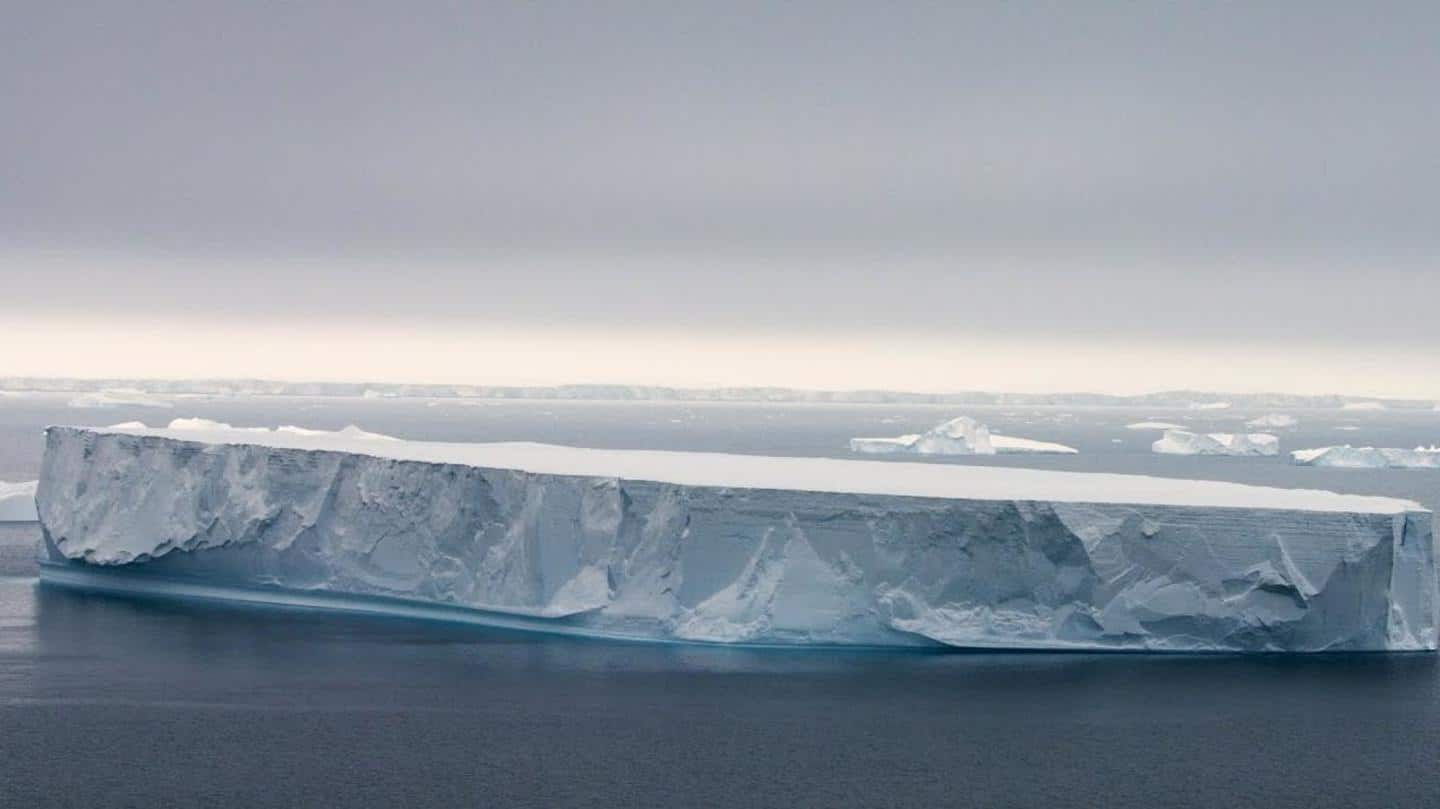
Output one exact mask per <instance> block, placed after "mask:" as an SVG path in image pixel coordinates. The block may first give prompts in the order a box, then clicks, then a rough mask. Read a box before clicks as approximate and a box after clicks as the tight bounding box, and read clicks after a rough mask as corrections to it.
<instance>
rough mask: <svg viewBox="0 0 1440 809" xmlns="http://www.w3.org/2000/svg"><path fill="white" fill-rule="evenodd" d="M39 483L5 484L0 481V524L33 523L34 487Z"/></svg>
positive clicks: (34, 517) (32, 481) (31, 481)
mask: <svg viewBox="0 0 1440 809" xmlns="http://www.w3.org/2000/svg"><path fill="white" fill-rule="evenodd" d="M38 483H39V481H34V480H29V481H25V482H24V483H6V482H5V481H3V480H0V522H34V521H35V520H36V519H38V518H37V517H36V516H35V487H36V485H37V484H38Z"/></svg>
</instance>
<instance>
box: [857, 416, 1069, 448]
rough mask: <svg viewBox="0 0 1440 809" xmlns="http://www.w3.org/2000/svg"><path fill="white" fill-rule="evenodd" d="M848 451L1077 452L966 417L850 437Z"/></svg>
mask: <svg viewBox="0 0 1440 809" xmlns="http://www.w3.org/2000/svg"><path fill="white" fill-rule="evenodd" d="M850 451H851V452H860V453H866V454H870V455H892V454H911V455H1010V454H1020V453H1049V454H1056V455H1073V454H1075V453H1077V452H1079V450H1077V449H1075V448H1074V447H1068V446H1066V445H1064V444H1056V443H1052V442H1049V441H1036V440H1034V439H1030V438H1020V437H1018V436H1011V435H999V434H996V433H992V432H991V431H990V428H989V427H987V426H985V425H984V424H981V423H979V422H978V421H976V420H975V419H972V418H970V417H969V416H959V417H957V418H953V419H950V420H949V421H947V422H944V423H942V424H938V425H936V426H934V427H932V428H930V429H929V430H927V431H925V432H923V433H911V434H908V435H900V436H895V437H893V438H852V439H850Z"/></svg>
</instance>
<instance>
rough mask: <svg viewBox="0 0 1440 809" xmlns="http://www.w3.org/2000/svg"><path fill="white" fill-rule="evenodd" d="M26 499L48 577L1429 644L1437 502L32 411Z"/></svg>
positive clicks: (993, 639) (826, 630)
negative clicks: (37, 424) (36, 474)
mask: <svg viewBox="0 0 1440 809" xmlns="http://www.w3.org/2000/svg"><path fill="white" fill-rule="evenodd" d="M38 501H39V510H40V517H41V521H42V525H43V528H44V536H45V553H46V555H47V557H48V560H49V562H50V564H48V565H47V566H46V568H45V572H44V575H45V576H46V577H47V578H52V579H54V578H59V577H64V576H69V577H70V578H71V579H72V580H73V579H76V578H79V579H87V580H89V581H92V582H93V581H95V580H96V578H97V577H100V576H103V575H104V573H105V571H111V572H112V573H114V574H115V575H113V576H112V577H111V579H112V580H113V581H115V582H116V583H117V585H116V586H121V587H127V586H129V584H127V582H134V581H139V580H141V579H143V580H144V581H146V582H152V583H153V582H157V581H168V582H171V583H174V584H173V586H175V587H188V588H203V589H205V590H207V591H212V592H245V593H261V594H266V593H268V594H270V595H268V596H265V595H262V596H260V597H262V598H267V599H269V598H273V599H274V600H277V601H286V600H287V599H289V600H293V599H296V598H302V597H304V598H311V599H320V600H323V601H326V602H327V603H335V602H336V601H343V600H344V599H347V598H353V599H357V600H362V601H364V602H365V603H382V602H383V603H402V602H403V603H404V604H407V605H409V607H407V608H408V609H414V610H425V609H431V608H433V609H436V610H460V611H468V612H465V613H464V614H465V615H467V616H472V617H475V618H476V619H477V620H478V621H479V622H486V621H488V620H489V619H487V618H486V617H485V616H487V615H491V616H493V615H508V616H520V617H523V618H524V619H525V622H526V623H527V626H531V627H532V628H545V629H551V630H554V631H565V632H571V633H581V634H594V635H600V636H606V637H628V638H638V639H653V640H686V641H706V642H718V643H760V644H861V645H895V646H903V645H915V644H931V645H933V644H935V643H943V644H950V645H957V646H975V647H1000V648H1093V649H1173V650H1254V651H1320V650H1329V649H1373V650H1378V649H1433V648H1434V647H1435V642H1436V615H1435V610H1436V606H1435V605H1436V597H1435V589H1436V579H1435V571H1434V566H1433V548H1432V544H1433V541H1432V534H1431V515H1430V513H1429V512H1427V511H1425V510H1424V509H1422V508H1420V507H1419V506H1418V505H1416V504H1415V503H1412V502H1409V501H1404V500H1394V499H1389V498H1376V497H1358V496H1349V495H1338V494H1333V493H1329V492H1305V491H1293V490H1284V489H1265V488H1259V487H1247V486H1239V485H1235V484H1222V483H1213V482H1194V481H1173V480H1159V479H1151V478H1142V477H1134V476H1121V475H1089V474H1078V473H1058V472H1039V471H1036V470H1015V469H993V468H975V467H955V466H948V465H947V466H939V465H933V464H907V463H885V462H874V461H842V460H828V459H794V458H762V457H746V456H727V455H713V454H704V453H666V452H629V451H602V450H581V449H575V448H568V447H552V446H540V445H531V444H498V445H461V444H428V443H418V442H405V441H393V440H383V439H381V438H376V437H373V436H372V437H359V436H358V435H357V434H356V433H352V434H350V435H348V436H346V435H339V434H335V433H318V432H315V431H271V430H260V431H256V430H248V431H240V430H234V429H226V428H223V427H221V426H217V425H202V427H201V428H199V429H197V428H194V426H193V425H191V429H183V425H182V427H181V428H179V429H175V430H155V429H148V428H140V427H135V426H132V425H126V426H123V427H119V428H115V429H112V430H109V431H94V430H86V429H78V428H52V429H51V430H50V431H49V433H48V437H47V451H46V456H45V463H44V470H43V474H42V478H41V483H40V491H39V496H38ZM287 594H288V595H287ZM377 599H378V600H379V601H376V600H377ZM397 600H398V601H397Z"/></svg>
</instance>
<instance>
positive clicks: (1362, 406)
mask: <svg viewBox="0 0 1440 809" xmlns="http://www.w3.org/2000/svg"><path fill="white" fill-rule="evenodd" d="M1340 409H1341V410H1372V411H1373V410H1388V409H1389V408H1387V407H1386V406H1385V403H1384V402H1346V403H1345V404H1343V405H1341V406H1340Z"/></svg>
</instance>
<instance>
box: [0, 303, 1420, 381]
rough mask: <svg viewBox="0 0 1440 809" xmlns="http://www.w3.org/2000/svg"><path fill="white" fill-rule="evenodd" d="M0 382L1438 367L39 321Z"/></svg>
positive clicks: (1189, 349)
mask: <svg viewBox="0 0 1440 809" xmlns="http://www.w3.org/2000/svg"><path fill="white" fill-rule="evenodd" d="M6 331H7V333H8V334H9V335H10V341H11V344H12V345H19V346H26V345H29V346H44V350H43V351H39V352H30V351H13V352H7V355H6V356H4V357H3V358H0V376H57V375H59V374H56V373H55V371H56V369H65V374H63V375H71V376H79V377H89V378H125V377H134V378H170V379H180V378H207V379H214V378H241V377H243V378H265V379H278V380H287V381H356V382H360V381H364V382H401V383H441V384H447V383H448V384H492V385H558V384H571V383H587V382H589V383H615V384H636V385H673V386H682V387H723V386H779V387H794V388H812V389H827V390H850V389H880V388H883V389H888V390H904V391H918V392H942V393H943V392H959V391H973V390H993V391H1014V392H1031V393H1056V392H1094V393H1110V394H1135V393H1147V392H1154V391H1160V390H1175V389H1199V390H1219V391H1227V392H1235V393H1258V392H1285V393H1302V394H1331V393H1341V394H1350V395H1357V396H1393V397H1399V398H1440V373H1437V372H1436V371H1437V369H1436V365H1435V357H1434V356H1433V352H1432V355H1431V356H1426V354H1425V352H1414V353H1409V354H1407V353H1405V352H1395V353H1389V354H1386V355H1383V356H1380V355H1376V354H1374V353H1371V352H1366V351H1351V350H1344V349H1333V348H1327V349H1323V350H1305V349H1300V350H1297V349H1296V348H1294V347H1284V348H1275V349H1271V350H1266V349H1265V348H1263V347H1255V346H1246V345H1235V344H1218V343H1216V344H1196V343H1186V344H1164V343H1157V342H1154V341H1148V342H1146V343H1144V344H1140V343H1137V344H1134V345H1125V344H1121V343H1118V342H1105V341H1098V340H1097V341H1090V342H1085V341H1079V340H1057V339H1053V338H1046V339H1033V340H1005V339H1000V338H996V337H991V336H975V337H957V338H952V339H946V340H935V339H931V338H922V337H879V336H873V335H872V336H869V337H856V336H853V335H843V334H830V335H825V334H784V333H773V334H767V333H763V332H757V333H749V334H743V333H741V334H737V333H734V332H730V331H714V332H703V331H694V330H687V331H676V330H669V331H667V330H659V329H645V328H633V329H615V328H604V329H599V328H588V329H584V328H582V329H561V328H553V329H539V328H533V327H530V328H526V327H510V328H490V329H486V328H483V327H476V328H464V327H456V326H453V325H451V326H429V327H427V326H419V325H416V324H391V325H386V324H380V323H377V324H356V323H335V322H327V323H298V322H273V321H272V322H267V323H258V324H257V323H248V324H247V323H240V322H235V321H233V320H228V321H225V320H222V321H219V322H209V323H200V322H196V321H180V320H171V321H157V320H154V319H148V318H132V319H115V318H106V319H99V320H97V319H94V318H85V319H73V320H69V319H57V318H54V317H49V318H31V319H21V320H18V321H15V322H12V323H10V324H9V325H8V327H7V329H6Z"/></svg>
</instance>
